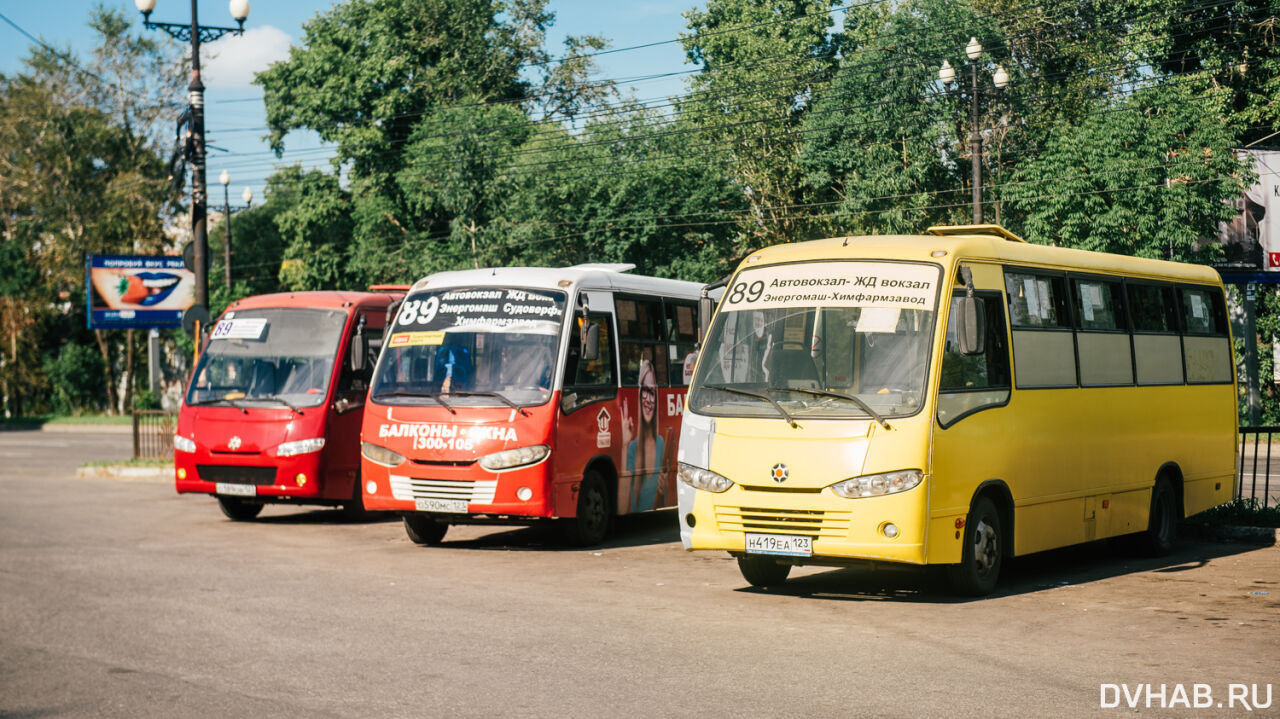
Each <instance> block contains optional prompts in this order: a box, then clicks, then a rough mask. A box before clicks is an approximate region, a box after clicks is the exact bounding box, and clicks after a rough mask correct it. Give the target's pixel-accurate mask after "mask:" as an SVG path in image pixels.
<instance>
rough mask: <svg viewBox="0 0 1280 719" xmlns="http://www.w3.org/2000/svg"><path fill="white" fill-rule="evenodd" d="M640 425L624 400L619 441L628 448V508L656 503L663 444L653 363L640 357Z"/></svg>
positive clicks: (660, 474)
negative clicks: (629, 479)
mask: <svg viewBox="0 0 1280 719" xmlns="http://www.w3.org/2000/svg"><path fill="white" fill-rule="evenodd" d="M639 379H640V392H639V400H638V402H637V404H639V405H640V407H639V410H640V412H639V414H640V417H639V427H636V423H635V422H633V421H632V416H631V412H630V408H629V407H627V402H626V400H623V402H622V443H623V445H624V446H625V447H626V448H627V457H626V471H627V474H628V475H630V476H631V511H632V512H640V511H644V510H646V509H653V508H654V507H656V506H660V505H658V504H656V502H657V498H658V492H659V488H665V486H666V484H665V482H663V481H662V474H663V473H662V469H663V467H662V464H663V457H664V456H665V451H666V443H665V442H664V441H663V439H662V436H661V435H660V434H659V433H658V380H657V375H656V373H655V372H654V369H653V362H651V361H649V360H648V359H641V360H640V377H639Z"/></svg>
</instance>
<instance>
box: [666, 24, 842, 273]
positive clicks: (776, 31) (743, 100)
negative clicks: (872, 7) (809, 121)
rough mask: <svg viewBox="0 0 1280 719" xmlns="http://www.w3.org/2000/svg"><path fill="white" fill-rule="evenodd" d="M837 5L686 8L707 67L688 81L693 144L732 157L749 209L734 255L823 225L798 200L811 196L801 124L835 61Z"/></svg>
mask: <svg viewBox="0 0 1280 719" xmlns="http://www.w3.org/2000/svg"><path fill="white" fill-rule="evenodd" d="M836 5H837V2H836V1H835V0H769V1H768V2H759V1H758V0H710V1H709V2H708V3H707V4H706V8H705V9H703V10H698V9H693V10H689V11H688V12H686V13H685V18H686V19H687V20H688V24H687V27H688V32H687V33H684V34H682V35H681V36H680V40H681V43H682V44H683V46H684V49H685V53H686V55H687V57H688V59H689V61H690V62H692V63H694V64H696V65H699V66H700V67H701V71H700V72H699V73H697V74H696V75H694V76H692V78H690V80H689V93H688V94H687V95H686V96H685V97H684V98H682V99H681V101H680V105H679V107H680V112H681V114H682V115H683V117H684V118H685V120H686V121H687V122H689V123H691V124H692V125H694V126H696V127H698V128H699V130H700V133H699V134H698V135H697V136H695V137H696V139H695V140H694V141H693V143H694V144H695V145H696V146H700V147H701V148H706V149H700V150H699V152H701V153H703V154H704V155H705V156H706V157H707V158H708V159H707V160H706V161H709V162H726V163H727V166H728V172H729V174H730V175H731V176H732V177H733V179H734V180H735V181H736V182H737V184H738V187H739V188H740V191H741V192H742V194H743V196H744V197H745V199H746V202H747V204H748V206H749V208H750V212H749V213H747V214H746V215H745V216H744V219H743V220H742V221H741V223H740V224H739V225H738V231H739V232H740V233H741V238H740V244H741V247H740V248H739V249H738V251H736V252H735V253H734V254H735V255H742V254H745V253H746V252H747V251H750V250H752V249H755V248H757V247H760V246H762V245H768V244H774V243H777V242H791V241H795V240H799V239H809V238H810V237H811V236H813V235H815V234H820V233H821V231H822V226H821V225H820V224H816V223H813V222H811V221H809V220H808V219H807V216H808V213H806V212H805V211H804V210H802V209H800V208H798V207H796V206H797V205H799V204H801V203H802V202H804V200H805V196H804V194H803V192H802V187H803V185H802V170H801V168H800V166H799V162H798V156H799V154H800V147H801V143H800V134H799V132H798V129H799V127H800V124H801V122H802V120H803V117H804V115H805V114H806V112H807V111H808V110H809V108H810V105H811V101H812V98H813V94H814V93H815V92H818V91H820V88H821V87H822V86H823V84H824V83H825V82H826V81H827V79H828V78H829V77H830V74H831V72H832V71H833V70H834V68H835V57H836V46H835V44H834V43H833V42H832V38H831V37H830V35H829V34H828V32H827V30H828V28H829V27H831V24H832V21H831V11H832V10H833V9H834V8H835V7H836Z"/></svg>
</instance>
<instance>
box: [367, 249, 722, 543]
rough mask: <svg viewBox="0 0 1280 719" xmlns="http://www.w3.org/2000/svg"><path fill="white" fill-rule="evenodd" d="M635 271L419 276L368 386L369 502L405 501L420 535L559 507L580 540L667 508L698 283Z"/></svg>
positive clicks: (414, 536)
mask: <svg viewBox="0 0 1280 719" xmlns="http://www.w3.org/2000/svg"><path fill="white" fill-rule="evenodd" d="M632 268H633V265H578V266H575V267H569V268H563V269H552V268H498V269H485V270H469V271H464V272H442V273H439V274H435V275H431V276H429V277H427V278H425V279H423V280H421V281H419V282H418V283H417V284H415V285H414V286H413V288H412V289H411V290H410V292H409V294H408V296H407V297H406V298H405V300H404V302H403V304H402V305H401V307H400V308H399V313H398V315H397V316H396V320H395V323H394V325H393V326H392V327H391V328H390V329H389V330H388V332H387V341H386V343H385V345H384V346H383V349H382V354H381V356H380V357H379V359H378V365H377V368H376V370H375V372H374V377H373V382H372V385H371V387H370V391H369V405H368V408H367V409H366V411H365V416H364V429H363V432H362V434H361V439H362V442H361V454H362V455H363V461H362V463H361V467H362V478H363V482H364V504H365V506H366V507H368V508H369V509H378V510H394V511H397V512H400V513H402V514H403V517H404V526H405V531H406V533H407V534H408V535H409V538H410V539H411V540H413V541H414V542H416V543H418V544H438V543H439V542H440V541H442V540H443V538H444V535H445V532H446V531H447V530H448V528H449V525H451V524H472V523H498V524H523V523H532V522H535V521H540V520H546V519H557V518H558V519H563V520H565V521H564V522H563V524H564V526H565V528H566V529H567V530H568V535H569V539H570V540H571V541H572V542H574V543H576V544H581V545H591V544H598V543H599V542H601V541H603V540H604V538H605V536H606V535H607V533H608V531H609V528H610V524H611V521H612V518H613V517H614V516H616V515H620V514H627V513H631V512H640V511H645V510H650V509H657V508H663V507H670V506H674V505H675V502H676V493H675V479H676V477H675V472H674V467H675V447H676V441H677V439H678V438H679V436H680V417H681V413H682V412H683V409H684V395H685V387H686V385H687V384H688V382H689V379H690V377H691V375H692V371H693V356H694V343H695V342H696V340H697V332H698V321H697V319H698V317H697V313H698V297H699V292H700V291H701V289H702V285H699V284H695V283H692V282H681V281H677V280H667V279H659V278H654V277H640V276H635V275H630V274H626V271H627V270H630V269H632Z"/></svg>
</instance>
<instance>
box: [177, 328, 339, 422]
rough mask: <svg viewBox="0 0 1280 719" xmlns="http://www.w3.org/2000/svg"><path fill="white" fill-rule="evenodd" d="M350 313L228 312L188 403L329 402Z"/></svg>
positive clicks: (197, 373)
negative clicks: (326, 399) (332, 381)
mask: <svg viewBox="0 0 1280 719" xmlns="http://www.w3.org/2000/svg"><path fill="white" fill-rule="evenodd" d="M346 321H347V314H346V313H345V312H342V311H338V310H320V309H303V308H270V309H247V310H236V311H233V312H228V313H226V314H225V315H223V317H222V318H221V319H220V320H219V321H218V323H217V324H216V325H214V328H213V332H212V333H211V334H210V339H209V345H208V347H207V348H206V349H205V352H204V354H203V355H201V356H200V363H199V365H198V366H197V367H196V371H195V374H194V375H193V379H192V380H191V386H190V387H189V388H188V389H187V404H188V405H201V404H218V403H227V404H233V405H235V404H238V403H241V402H252V403H260V402H270V403H274V404H280V405H284V406H290V407H294V408H297V407H315V406H317V405H319V404H321V403H323V402H324V400H325V397H326V396H327V395H328V392H329V379H330V377H331V376H332V375H333V361H334V357H336V356H337V353H338V342H339V339H340V338H341V336H342V328H343V326H344V325H345V324H346Z"/></svg>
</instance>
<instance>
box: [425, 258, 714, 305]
mask: <svg viewBox="0 0 1280 719" xmlns="http://www.w3.org/2000/svg"><path fill="white" fill-rule="evenodd" d="M634 268H635V265H629V264H616V265H610V264H587V265H574V266H573V267H490V268H486V269H482V270H457V271H452V272H437V273H435V274H433V275H427V276H426V277H424V278H422V279H420V280H418V281H417V282H416V283H414V285H413V290H414V291H417V290H422V289H426V288H429V287H430V288H435V287H527V288H532V289H538V288H546V289H564V290H567V289H569V288H571V287H573V286H582V287H586V288H590V289H612V290H620V291H624V292H625V291H630V292H639V293H645V292H658V293H662V294H668V295H677V296H687V297H697V296H698V293H699V292H700V291H701V290H702V285H701V284H700V283H697V282H685V281H683V280H669V279H665V278H662V277H646V276H644V275H633V274H629V272H628V270H631V269H634Z"/></svg>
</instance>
